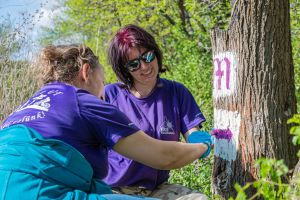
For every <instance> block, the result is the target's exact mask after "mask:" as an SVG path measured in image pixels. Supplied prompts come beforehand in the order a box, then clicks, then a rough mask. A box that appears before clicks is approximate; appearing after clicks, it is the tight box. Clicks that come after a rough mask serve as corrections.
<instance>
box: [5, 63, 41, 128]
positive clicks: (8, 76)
mask: <svg viewBox="0 0 300 200" xmlns="http://www.w3.org/2000/svg"><path fill="white" fill-rule="evenodd" d="M0 74H1V78H0V85H1V88H0V122H1V123H2V121H3V120H4V119H5V118H6V117H7V116H8V115H9V114H10V113H11V112H13V111H14V110H15V109H16V107H18V106H19V105H20V104H21V103H23V102H24V101H26V100H27V99H28V98H29V97H30V96H31V95H32V94H33V93H34V91H36V89H37V84H36V81H35V80H34V79H35V77H34V75H33V74H32V70H31V68H30V64H29V62H27V61H11V60H0Z"/></svg>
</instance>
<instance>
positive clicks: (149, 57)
mask: <svg viewBox="0 0 300 200" xmlns="http://www.w3.org/2000/svg"><path fill="white" fill-rule="evenodd" d="M154 59H155V53H154V50H150V51H146V52H145V53H143V54H142V55H140V56H139V57H138V58H136V59H134V60H130V61H129V62H128V63H127V64H126V65H125V67H126V68H127V69H128V70H129V71H131V72H134V71H136V70H138V69H139V68H140V67H141V60H142V61H144V62H145V63H151V62H152V61H153V60H154Z"/></svg>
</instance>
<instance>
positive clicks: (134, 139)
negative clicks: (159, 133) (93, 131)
mask: <svg viewBox="0 0 300 200" xmlns="http://www.w3.org/2000/svg"><path fill="white" fill-rule="evenodd" d="M114 149H115V150H116V151H117V152H119V153H120V154H122V155H124V156H126V157H128V158H131V159H133V160H135V161H138V162H140V163H143V164H145V165H148V166H150V167H153V168H156V169H164V170H167V169H176V168H180V167H183V166H185V165H187V164H189V163H191V162H192V161H194V160H196V159H198V158H199V157H201V155H202V154H203V153H204V152H205V151H206V150H207V145H206V144H187V143H181V142H175V141H161V140H156V139H153V138H151V137H150V136H148V135H146V134H145V133H143V132H141V131H139V132H137V133H135V134H133V135H131V136H128V137H126V138H123V139H121V140H120V141H119V142H118V143H117V144H116V145H115V146H114Z"/></svg>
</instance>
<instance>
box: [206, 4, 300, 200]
mask: <svg viewBox="0 0 300 200" xmlns="http://www.w3.org/2000/svg"><path fill="white" fill-rule="evenodd" d="M211 41H212V51H213V59H214V60H213V63H214V72H213V98H214V128H215V129H221V130H223V131H224V130H225V133H227V136H226V135H225V136H224V135H223V136H222V135H219V137H217V139H216V142H215V157H214V158H215V161H214V167H213V175H212V192H213V194H218V195H220V196H221V197H222V198H224V199H228V198H229V197H230V196H235V195H236V192H235V189H234V184H235V183H236V182H237V183H239V184H240V185H245V183H246V182H251V181H253V180H255V179H257V177H258V171H257V170H258V169H255V168H254V163H255V160H257V159H258V158H261V157H268V158H276V159H284V161H285V163H286V165H287V166H288V167H289V168H293V167H294V166H295V165H296V163H297V161H298V159H297V156H296V153H297V147H295V146H294V145H293V144H292V142H291V139H292V137H291V135H290V134H289V128H290V126H289V125H287V123H286V122H287V119H289V118H291V117H292V115H293V114H294V113H296V98H295V86H294V67H293V61H292V52H291V51H292V50H291V34H290V16H289V1H288V0H264V1H262V0H237V1H236V2H235V5H234V9H233V13H232V19H231V23H230V27H229V28H228V29H227V30H225V31H221V30H217V29H214V30H212V31H211ZM229 133H230V134H229ZM254 192H255V191H254V190H253V189H249V190H248V191H247V193H248V195H251V194H253V193H254Z"/></svg>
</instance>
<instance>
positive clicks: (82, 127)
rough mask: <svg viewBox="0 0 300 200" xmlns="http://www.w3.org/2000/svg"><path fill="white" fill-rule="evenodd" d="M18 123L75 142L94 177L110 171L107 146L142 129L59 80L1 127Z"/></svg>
mask: <svg viewBox="0 0 300 200" xmlns="http://www.w3.org/2000/svg"><path fill="white" fill-rule="evenodd" d="M15 124H24V125H26V126H28V127H30V128H33V129H34V130H36V131H37V132H39V133H40V134H41V135H42V136H43V137H45V138H53V139H58V140H62V141H64V142H66V143H68V144H70V145H72V146H73V147H75V148H76V149H77V150H78V151H79V152H81V153H82V154H83V155H84V156H85V158H86V159H87V160H88V161H89V162H90V164H91V165H92V167H93V169H94V177H96V178H99V179H102V178H104V177H105V176H106V174H107V171H108V162H107V152H108V149H111V148H112V147H113V146H114V145H115V144H116V142H117V141H118V140H119V139H120V138H122V137H126V136H128V135H130V134H132V133H135V132H136V131H138V130H139V129H138V128H137V127H136V126H135V125H134V124H133V123H132V122H131V121H130V120H129V119H128V118H127V117H126V116H125V115H124V114H123V113H122V112H120V111H119V110H118V109H117V108H116V107H115V106H112V105H111V104H108V103H106V102H104V101H102V100H100V99H98V98H97V97H96V96H94V95H91V94H90V93H88V92H87V91H85V90H82V89H78V88H75V87H74V86H71V85H67V84H64V83H58V82H54V83H50V84H48V85H46V86H44V87H43V88H41V90H39V91H38V92H37V93H36V94H35V95H33V97H31V98H30V99H29V100H28V101H27V102H25V103H24V104H23V105H21V106H20V107H19V108H17V109H16V111H14V112H13V113H12V114H11V115H10V116H9V117H8V118H7V119H6V120H5V121H4V122H3V124H2V125H1V129H3V128H6V127H9V126H12V125H15Z"/></svg>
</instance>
